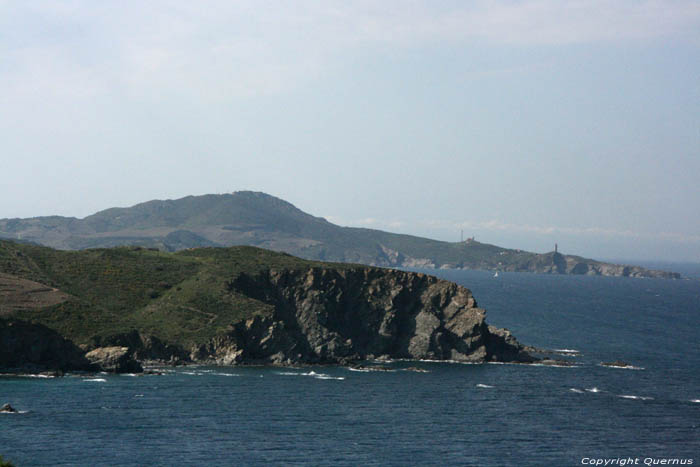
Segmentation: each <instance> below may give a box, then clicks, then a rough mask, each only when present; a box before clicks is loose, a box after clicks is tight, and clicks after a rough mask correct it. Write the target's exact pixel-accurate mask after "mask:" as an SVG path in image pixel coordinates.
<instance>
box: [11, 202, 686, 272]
mask: <svg viewBox="0 0 700 467" xmlns="http://www.w3.org/2000/svg"><path fill="white" fill-rule="evenodd" d="M0 238H6V239H13V240H22V241H29V242H35V243H38V244H41V245H46V246H50V247H53V248H58V249H67V250H80V249H86V248H108V247H114V246H122V245H130V246H134V245H138V246H142V247H145V248H156V249H159V250H162V251H178V250H182V249H186V248H198V247H214V246H234V245H251V246H257V247H260V248H266V249H270V250H274V251H283V252H287V253H290V254H292V255H295V256H299V257H301V258H306V259H311V260H321V261H336V262H351V263H362V264H368V265H375V266H388V267H425V268H441V267H446V268H464V269H486V270H502V271H529V272H544V273H559V274H592V275H593V274H594V275H616V276H636V277H679V276H678V275H677V274H673V273H667V272H663V271H651V270H647V269H644V268H641V267H631V266H630V267H627V266H620V265H612V264H607V263H602V262H598V261H594V260H590V259H585V258H581V257H577V256H564V255H560V254H558V253H554V252H551V253H547V254H536V253H530V252H526V251H522V250H514V249H507V248H501V247H498V246H495V245H489V244H485V243H480V242H476V241H466V242H456V243H451V242H442V241H437V240H431V239H427V238H421V237H415V236H411V235H400V234H393V233H389V232H383V231H380V230H372V229H360V228H352V227H340V226H337V225H334V224H332V223H330V222H328V221H326V220H325V219H323V218H320V217H314V216H312V215H310V214H307V213H305V212H303V211H301V210H299V209H297V208H296V207H294V206H293V205H292V204H290V203H288V202H286V201H283V200H281V199H279V198H275V197H274V196H270V195H267V194H265V193H258V192H251V191H242V192H235V193H231V194H221V195H203V196H187V197H185V198H181V199H177V200H165V201H160V200H154V201H148V202H146V203H141V204H137V205H135V206H132V207H129V208H111V209H107V210H104V211H100V212H98V213H96V214H93V215H91V216H88V217H86V218H85V219H76V218H67V217H58V216H51V217H36V218H30V219H0Z"/></svg>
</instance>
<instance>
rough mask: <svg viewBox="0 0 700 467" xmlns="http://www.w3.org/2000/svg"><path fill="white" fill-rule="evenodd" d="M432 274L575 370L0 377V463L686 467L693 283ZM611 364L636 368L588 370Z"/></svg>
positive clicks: (694, 377) (698, 313) (191, 371)
mask: <svg viewBox="0 0 700 467" xmlns="http://www.w3.org/2000/svg"><path fill="white" fill-rule="evenodd" d="M430 272H431V273H433V274H436V275H439V276H441V277H443V278H446V279H449V280H452V281H455V282H458V283H460V284H463V285H465V286H467V287H469V288H470V289H471V290H472V291H473V292H474V295H475V297H476V299H477V301H478V303H479V305H480V306H481V307H483V308H486V309H487V310H488V314H487V319H488V321H489V323H490V324H494V325H497V326H501V327H507V328H509V329H510V330H512V331H513V333H514V334H515V335H516V336H517V338H518V339H519V340H520V341H521V342H523V343H526V344H530V345H535V346H539V347H544V348H550V349H573V350H577V351H579V352H580V353H581V355H580V356H578V357H569V359H570V360H572V361H574V362H576V363H577V366H576V367H571V368H567V367H543V366H522V365H497V364H485V365H465V364H458V363H430V362H393V363H391V364H390V366H391V367H392V368H393V369H394V370H396V371H391V372H359V371H351V370H349V369H347V368H342V367H307V368H283V369H280V368H214V367H202V366H199V367H180V368H166V369H165V370H166V374H165V375H163V376H157V375H149V376H128V375H122V376H108V375H97V376H94V377H89V378H86V377H77V376H68V377H63V378H53V379H41V378H27V377H23V378H0V404H2V403H6V402H9V403H10V404H12V405H13V406H14V407H15V408H17V409H19V410H21V411H23V413H20V414H0V454H1V455H2V456H4V458H5V459H6V460H7V459H9V460H11V461H13V462H14V463H15V464H16V465H18V466H25V465H89V466H96V465H201V466H206V465H352V466H355V465H474V466H507V465H513V466H530V465H532V466H549V465H551V466H568V465H572V466H573V465H588V464H582V460H583V462H584V463H587V462H591V461H595V460H596V459H603V460H605V459H618V458H622V459H625V458H632V459H635V458H638V459H639V461H638V464H637V465H644V463H645V461H646V462H649V465H663V464H661V463H660V461H661V460H663V459H678V460H679V462H680V461H681V460H683V461H685V462H687V460H688V459H693V460H694V462H693V464H694V465H698V464H700V337H699V336H698V333H699V332H700V281H698V280H680V281H671V280H661V279H628V278H609V277H579V276H549V275H538V274H527V273H500V274H499V276H498V277H493V273H489V272H483V271H451V270H442V271H430ZM698 272H700V271H698ZM613 360H623V361H626V362H629V363H631V364H633V365H634V366H635V367H637V368H638V369H634V370H631V369H618V368H607V367H603V366H600V363H601V362H604V361H613ZM410 366H417V367H420V368H423V369H425V370H428V371H429V373H417V372H413V371H406V370H405V368H407V367H410ZM651 462H654V463H653V464H651ZM672 465H673V464H672ZM679 465H680V464H679Z"/></svg>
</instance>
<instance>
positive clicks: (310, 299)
mask: <svg viewBox="0 0 700 467" xmlns="http://www.w3.org/2000/svg"><path fill="white" fill-rule="evenodd" d="M230 288H231V290H232V291H236V292H238V293H243V294H245V295H248V296H250V297H251V298H255V299H257V300H261V301H263V302H265V303H268V304H271V305H273V306H274V313H272V314H271V315H266V316H263V315H260V316H256V317H254V318H251V319H249V320H247V321H246V322H244V323H238V324H237V325H235V326H234V327H233V330H232V331H231V332H230V333H229V334H228V336H227V339H229V340H230V342H229V344H228V348H231V349H234V348H235V349H236V350H235V356H236V362H237V363H238V362H241V363H274V364H280V363H282V364H288V363H339V362H348V361H352V360H362V359H365V358H367V357H368V356H371V355H381V356H386V357H387V358H409V359H429V360H448V359H449V360H458V361H474V362H481V361H518V362H532V361H535V360H536V359H535V358H533V357H532V356H530V355H529V354H527V353H526V352H525V351H524V349H523V347H522V346H521V345H520V344H519V343H518V342H517V341H516V340H515V338H514V337H513V336H512V335H511V334H510V332H509V331H507V330H503V329H497V328H493V327H489V326H488V325H486V323H485V321H484V319H485V315H486V312H485V311H484V310H482V309H480V308H477V306H476V301H475V300H474V297H473V296H472V294H471V292H470V291H469V290H467V289H465V288H464V287H461V286H458V285H456V284H454V283H451V282H448V281H444V280H440V279H437V278H435V277H432V276H428V275H425V274H420V273H412V272H404V271H391V270H384V269H376V268H356V269H353V268H350V269H337V270H332V269H322V268H311V269H308V270H305V271H300V270H281V271H275V270H272V271H267V272H264V273H262V274H259V275H256V276H250V275H246V274H241V275H240V276H239V277H237V278H236V279H235V280H234V281H232V282H231V283H230ZM234 343H235V344H234ZM199 350H200V351H199V352H198V353H197V355H192V356H193V357H197V358H201V357H203V356H204V355H206V354H208V355H209V356H210V357H213V358H215V359H216V358H219V359H220V358H221V355H222V353H226V352H228V353H230V351H228V350H227V351H223V352H222V350H221V349H220V348H217V346H205V347H204V348H202V349H199Z"/></svg>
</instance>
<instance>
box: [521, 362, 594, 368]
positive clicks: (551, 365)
mask: <svg viewBox="0 0 700 467" xmlns="http://www.w3.org/2000/svg"><path fill="white" fill-rule="evenodd" d="M516 365H525V366H548V367H552V368H578V367H580V366H581V365H557V364H556V363H516Z"/></svg>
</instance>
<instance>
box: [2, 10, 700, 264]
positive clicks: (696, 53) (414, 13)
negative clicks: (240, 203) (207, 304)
mask: <svg viewBox="0 0 700 467" xmlns="http://www.w3.org/2000/svg"><path fill="white" fill-rule="evenodd" d="M0 180H2V183H0V218H13V217H33V216H42V215H53V214H57V215H64V216H75V217H84V216H86V215H89V214H92V213H94V212H96V211H99V210H101V209H105V208H108V207H113V206H130V205H133V204H136V203H139V202H143V201H147V200H151V199H175V198H180V197H183V196H187V195H198V194H205V193H227V192H233V191H238V190H255V191H264V192H266V193H269V194H271V195H274V196H278V197H280V198H283V199H285V200H287V201H289V202H291V203H293V204H294V205H296V206H297V207H298V208H300V209H302V210H304V211H306V212H308V213H311V214H313V215H316V216H323V217H326V218H327V219H328V220H329V221H332V222H335V223H337V224H340V225H347V226H358V227H368V228H377V229H382V230H389V231H392V232H399V233H406V234H412V235H419V236H427V237H430V238H436V239H440V240H448V241H458V240H459V239H460V236H461V232H462V231H463V232H464V236H465V238H466V237H471V236H474V237H475V238H476V240H478V241H482V242H486V243H493V244H497V245H500V246H505V247H511V248H522V249H526V250H531V251H537V252H546V251H551V250H553V249H554V243H555V242H556V243H558V244H559V251H561V252H564V253H570V254H579V255H582V256H586V257H593V258H599V259H628V260H663V261H689V262H700V182H699V181H700V2H698V1H697V0H615V1H601V0H590V1H586V0H571V1H562V0H507V1H501V2H498V1H480V0H474V1H438V0H429V1H414V0H404V1H391V0H383V1H381V2H376V1H359V0H358V1H346V0H343V1H335V0H324V1H301V0H300V1H284V2H282V1H279V2H270V1H262V0H256V1H239V2H234V1H200V2H191V1H177V0H172V1H167V2H163V1H157V0H155V1H149V2H141V1H128V0H127V1H103V2H95V1H93V0H87V1H71V0H67V1H60V2H59V1H40V0H37V1H32V2H25V1H21V0H16V1H12V0H0Z"/></svg>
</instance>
